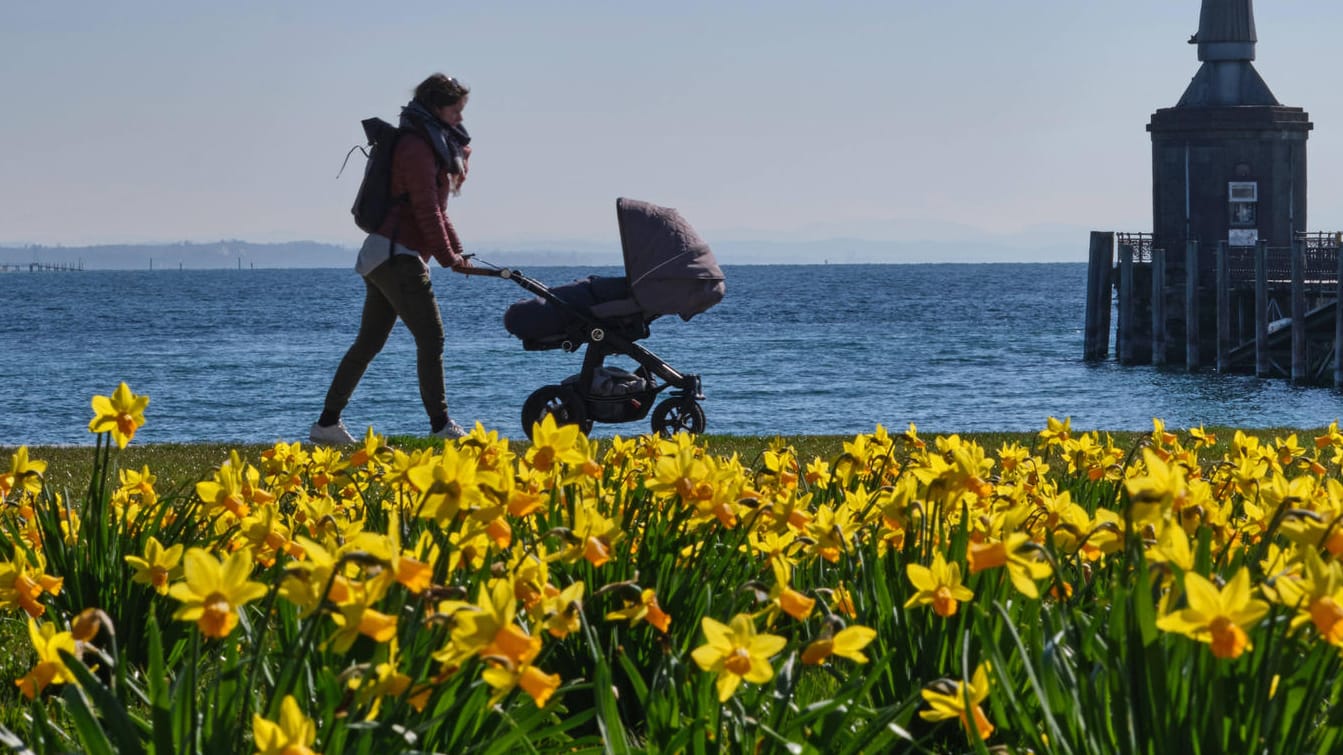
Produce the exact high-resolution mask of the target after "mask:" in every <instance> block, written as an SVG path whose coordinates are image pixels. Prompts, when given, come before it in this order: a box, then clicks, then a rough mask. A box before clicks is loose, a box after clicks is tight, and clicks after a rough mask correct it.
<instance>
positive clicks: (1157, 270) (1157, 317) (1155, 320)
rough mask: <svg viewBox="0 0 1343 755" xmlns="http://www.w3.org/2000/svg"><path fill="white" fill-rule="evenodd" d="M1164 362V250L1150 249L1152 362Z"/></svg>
mask: <svg viewBox="0 0 1343 755" xmlns="http://www.w3.org/2000/svg"><path fill="white" fill-rule="evenodd" d="M1165 363H1166V250H1165V249H1155V248H1154V249H1152V364H1155V365H1162V364H1165Z"/></svg>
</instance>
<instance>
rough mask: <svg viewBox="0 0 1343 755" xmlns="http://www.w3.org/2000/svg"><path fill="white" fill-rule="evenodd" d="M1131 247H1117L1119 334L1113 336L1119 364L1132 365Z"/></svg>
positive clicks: (1127, 245)
mask: <svg viewBox="0 0 1343 755" xmlns="http://www.w3.org/2000/svg"><path fill="white" fill-rule="evenodd" d="M1134 325H1135V323H1134V322H1133V245H1132V244H1120V245H1119V332H1118V334H1116V336H1115V340H1117V341H1118V343H1117V344H1116V345H1115V350H1116V351H1117V352H1119V363H1120V364H1133V327H1134Z"/></svg>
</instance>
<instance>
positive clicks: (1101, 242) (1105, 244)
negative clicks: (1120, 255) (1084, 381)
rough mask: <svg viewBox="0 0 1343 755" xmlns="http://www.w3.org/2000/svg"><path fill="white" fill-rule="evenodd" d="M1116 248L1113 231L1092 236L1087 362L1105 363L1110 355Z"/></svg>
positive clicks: (1089, 268)
mask: <svg viewBox="0 0 1343 755" xmlns="http://www.w3.org/2000/svg"><path fill="white" fill-rule="evenodd" d="M1114 248H1115V235H1114V233H1113V232H1112V231H1092V232H1091V255H1090V257H1089V258H1088V261H1087V315H1086V335H1085V338H1086V343H1085V345H1084V347H1083V349H1082V351H1083V358H1084V359H1104V358H1105V357H1106V356H1107V355H1108V354H1109V351H1110V288H1111V282H1110V276H1111V275H1112V271H1113V269H1114V256H1115V255H1114Z"/></svg>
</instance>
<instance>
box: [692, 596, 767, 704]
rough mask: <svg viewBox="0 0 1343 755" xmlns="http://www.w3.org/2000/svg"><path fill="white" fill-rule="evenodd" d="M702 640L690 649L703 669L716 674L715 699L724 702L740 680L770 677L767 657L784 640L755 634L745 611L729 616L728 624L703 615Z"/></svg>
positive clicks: (759, 681) (762, 680) (760, 680)
mask: <svg viewBox="0 0 1343 755" xmlns="http://www.w3.org/2000/svg"><path fill="white" fill-rule="evenodd" d="M700 626H701V628H702V629H703V630H704V639H705V643H704V644H703V645H700V646H699V647H697V648H695V649H694V650H693V651H691V654H690V655H691V657H692V658H694V659H695V663H696V664H698V665H699V667H700V668H701V669H703V670H704V671H710V672H713V673H716V674H717V675H718V682H717V685H716V686H717V688H718V701H719V702H720V703H725V702H727V701H728V700H729V699H730V698H731V697H732V695H733V693H735V692H736V691H737V687H738V686H739V685H740V684H741V683H742V681H743V680H745V681H748V682H751V683H752V684H764V683H765V682H767V681H769V680H770V679H773V678H774V667H773V666H771V665H770V663H769V659H770V658H772V657H774V656H775V655H777V654H778V653H779V651H781V650H783V648H784V646H785V645H787V644H788V640H787V639H785V638H783V637H779V636H778V635H773V634H757V633H756V631H755V624H754V623H752V621H751V617H750V616H747V615H746V614H737V615H736V616H733V617H732V621H731V623H730V624H723V623H721V622H719V621H715V620H714V619H711V618H709V617H708V616H705V617H704V618H703V620H702V621H701V623H700Z"/></svg>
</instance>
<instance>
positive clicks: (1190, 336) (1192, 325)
mask: <svg viewBox="0 0 1343 755" xmlns="http://www.w3.org/2000/svg"><path fill="white" fill-rule="evenodd" d="M1184 364H1185V368H1186V369H1188V370H1189V371H1190V372H1193V371H1194V370H1197V369H1198V367H1199V364H1198V241H1197V240H1195V239H1190V240H1189V241H1187V242H1185V245H1184Z"/></svg>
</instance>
